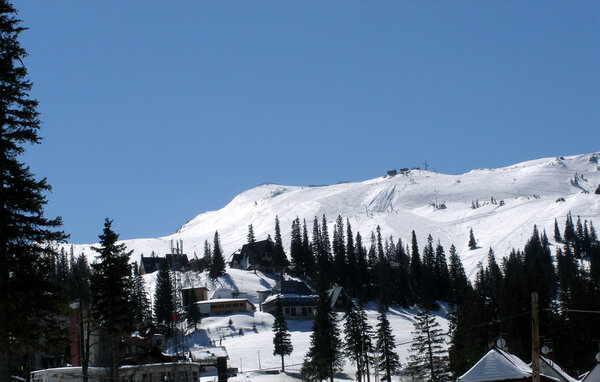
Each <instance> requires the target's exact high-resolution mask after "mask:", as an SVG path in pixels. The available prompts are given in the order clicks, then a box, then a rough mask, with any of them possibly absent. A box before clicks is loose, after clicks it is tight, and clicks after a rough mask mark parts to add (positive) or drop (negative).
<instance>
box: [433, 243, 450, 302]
mask: <svg viewBox="0 0 600 382" xmlns="http://www.w3.org/2000/svg"><path fill="white" fill-rule="evenodd" d="M433 277H434V280H435V299H436V300H443V301H448V286H449V283H450V281H449V280H450V275H449V273H448V264H447V262H446V254H445V253H444V247H442V244H441V243H440V242H439V241H438V243H437V246H436V248H435V263H434V275H433Z"/></svg>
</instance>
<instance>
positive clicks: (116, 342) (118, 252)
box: [90, 218, 136, 378]
mask: <svg viewBox="0 0 600 382" xmlns="http://www.w3.org/2000/svg"><path fill="white" fill-rule="evenodd" d="M111 226H112V220H110V219H108V218H106V220H105V221H104V229H103V231H102V234H101V235H100V236H99V238H100V247H92V249H93V250H94V251H96V252H97V253H98V260H99V261H98V262H97V263H95V264H92V269H93V271H94V272H93V273H92V275H91V277H90V295H91V300H92V317H93V319H94V320H95V321H96V322H97V324H98V325H99V326H100V327H101V328H102V330H103V333H105V334H106V335H107V345H108V348H109V349H110V352H109V353H110V357H111V359H110V363H109V367H110V376H111V378H118V366H119V361H120V356H121V350H122V349H120V342H121V340H122V339H123V338H125V337H126V336H128V335H129V334H131V333H132V332H133V331H134V330H135V313H136V312H135V306H134V303H133V293H132V291H133V279H132V277H131V268H130V266H129V257H130V256H131V253H132V252H133V251H129V252H128V251H127V248H126V247H125V244H117V240H118V239H119V235H118V234H116V233H115V232H114V231H113V230H112V227H111Z"/></svg>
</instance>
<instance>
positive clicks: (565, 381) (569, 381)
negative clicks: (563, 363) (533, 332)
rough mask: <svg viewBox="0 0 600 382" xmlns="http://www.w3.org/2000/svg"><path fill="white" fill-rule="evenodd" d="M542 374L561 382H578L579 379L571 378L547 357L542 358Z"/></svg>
mask: <svg viewBox="0 0 600 382" xmlns="http://www.w3.org/2000/svg"><path fill="white" fill-rule="evenodd" d="M540 373H543V374H544V375H546V376H549V377H554V378H558V379H559V380H560V381H561V382H578V381H579V380H578V379H577V378H573V377H571V376H570V375H569V374H567V373H566V372H565V371H564V370H563V369H562V368H561V367H560V366H558V365H557V364H556V363H554V362H552V361H551V360H549V359H548V358H546V357H543V356H540Z"/></svg>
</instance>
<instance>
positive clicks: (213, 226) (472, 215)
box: [75, 153, 600, 276]
mask: <svg viewBox="0 0 600 382" xmlns="http://www.w3.org/2000/svg"><path fill="white" fill-rule="evenodd" d="M394 172H396V173H397V174H396V175H392V174H394ZM599 184H600V153H593V154H582V155H576V156H570V157H555V158H544V159H537V160H531V161H526V162H522V163H518V164H515V165H511V166H507V167H503V168H497V169H476V170H472V171H470V172H468V173H465V174H461V175H447V174H441V173H437V172H432V171H424V170H421V169H409V170H407V169H402V170H397V171H393V172H390V175H385V176H381V177H378V178H375V179H371V180H367V181H363V182H357V183H340V184H335V185H329V186H308V187H300V186H282V185H275V184H265V185H261V186H258V187H255V188H253V189H250V190H247V191H244V192H242V193H241V194H239V195H238V196H236V197H235V198H234V199H233V200H232V201H231V202H230V203H229V204H227V205H226V206H225V207H223V208H221V209H220V210H217V211H209V212H205V213H202V214H200V215H198V216H196V217H195V218H194V219H192V220H191V221H189V222H188V223H186V224H184V225H183V226H182V227H181V228H180V229H179V230H178V231H177V232H176V233H174V234H172V235H168V236H164V237H160V238H155V239H133V240H124V241H123V243H125V244H126V245H127V248H128V249H133V250H134V251H135V252H134V255H133V256H132V260H136V259H139V256H140V255H141V254H144V255H146V256H147V255H149V254H150V253H151V252H152V251H154V252H155V253H156V254H158V255H160V256H163V255H164V254H165V253H167V252H169V251H170V246H171V240H173V241H179V240H183V242H184V246H185V247H184V248H183V251H184V253H187V254H188V256H190V255H191V256H192V257H193V256H194V254H196V255H197V256H198V257H202V256H203V248H204V241H205V240H208V241H209V242H211V241H212V237H213V235H214V232H215V230H218V231H219V235H220V238H221V244H222V247H223V249H224V252H225V255H226V257H228V256H229V255H230V254H232V253H233V252H234V251H236V250H238V249H239V248H241V246H242V245H243V244H244V243H245V242H246V235H247V232H248V225H249V224H252V225H253V228H254V233H255V235H256V238H257V240H261V239H264V238H266V237H267V235H269V234H270V235H271V236H273V235H274V225H275V216H276V215H277V216H279V220H280V224H281V231H282V237H283V243H284V245H285V246H286V247H289V244H290V227H291V223H292V220H294V219H295V218H296V217H297V216H298V217H299V218H300V219H301V220H302V219H306V221H307V225H308V228H309V232H310V230H311V228H312V221H313V219H314V217H315V216H317V217H318V218H319V220H321V218H322V215H323V214H325V215H326V217H327V220H328V221H329V227H328V228H329V232H332V230H333V224H334V221H335V219H336V218H337V216H338V215H341V216H342V217H343V218H344V220H345V219H346V218H348V219H349V220H350V223H351V224H352V228H353V231H354V234H356V232H360V233H361V235H362V236H363V238H364V239H365V242H366V243H365V244H367V245H368V243H367V241H368V238H369V237H370V233H371V231H372V230H375V229H376V227H377V226H380V227H381V232H382V234H383V235H384V237H389V236H390V235H391V236H393V237H394V240H397V239H398V238H401V239H402V241H403V242H404V243H409V242H410V235H411V232H412V230H414V231H415V232H416V234H417V238H418V240H419V244H420V246H422V245H424V244H425V243H426V240H425V239H426V237H427V235H429V234H431V235H432V237H433V238H434V240H435V241H437V240H439V241H440V242H441V243H442V245H443V246H444V247H449V246H450V245H451V244H454V245H455V246H456V249H457V251H458V253H459V254H460V255H461V258H462V261H463V264H464V266H465V269H466V271H467V273H468V275H469V276H473V273H474V272H475V270H476V267H477V264H478V263H479V262H484V261H485V257H486V256H487V253H488V251H489V248H490V247H491V248H493V249H494V252H495V254H496V256H497V257H498V260H500V258H502V257H504V256H506V255H508V253H509V252H510V250H511V249H513V248H522V247H523V245H524V244H525V242H526V241H527V239H528V238H529V237H530V236H531V232H532V229H533V226H534V225H537V226H538V229H539V230H540V232H541V231H543V230H546V231H547V234H548V237H549V238H550V240H552V237H553V233H554V219H555V218H556V219H558V223H559V227H560V229H561V230H562V229H563V228H564V221H565V218H566V215H567V214H568V213H569V211H571V213H572V215H573V216H574V217H575V216H581V219H582V220H588V221H592V222H593V223H596V225H597V224H600V223H599V222H600V195H598V194H595V191H596V189H597V188H598V186H599ZM471 229H473V232H474V236H475V238H476V240H477V249H474V250H471V249H469V246H468V243H469V233H470V230H471ZM89 247H90V245H75V251H76V253H79V252H81V251H82V250H83V251H85V253H86V254H90V255H91V254H92V252H91V251H90V249H89ZM288 252H289V251H288Z"/></svg>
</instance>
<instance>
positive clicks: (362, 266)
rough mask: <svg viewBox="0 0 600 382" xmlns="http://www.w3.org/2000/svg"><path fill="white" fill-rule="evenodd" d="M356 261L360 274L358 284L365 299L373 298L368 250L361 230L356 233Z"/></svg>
mask: <svg viewBox="0 0 600 382" xmlns="http://www.w3.org/2000/svg"><path fill="white" fill-rule="evenodd" d="M355 245H356V262H357V264H358V274H357V280H356V285H358V287H359V288H360V290H361V293H362V294H363V295H362V296H360V297H362V298H363V299H370V298H371V286H370V284H369V276H368V272H367V271H368V269H367V268H368V264H367V250H366V248H365V247H364V245H363V243H362V236H361V235H360V232H357V233H356V244H355Z"/></svg>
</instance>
